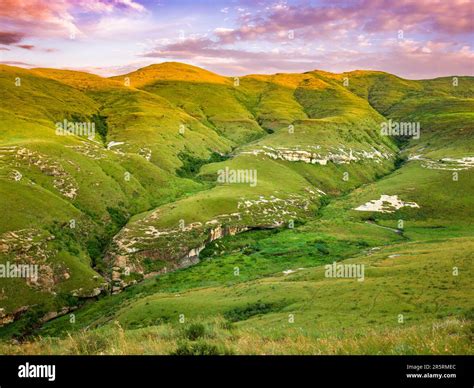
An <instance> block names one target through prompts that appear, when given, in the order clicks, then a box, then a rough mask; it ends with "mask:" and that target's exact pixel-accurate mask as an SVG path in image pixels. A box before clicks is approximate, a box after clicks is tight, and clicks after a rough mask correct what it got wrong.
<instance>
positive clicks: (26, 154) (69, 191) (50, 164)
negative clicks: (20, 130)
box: [0, 146, 80, 199]
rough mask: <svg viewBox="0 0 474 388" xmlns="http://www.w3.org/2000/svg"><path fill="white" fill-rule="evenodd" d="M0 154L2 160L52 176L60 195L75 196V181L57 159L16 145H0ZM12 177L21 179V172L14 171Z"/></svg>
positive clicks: (76, 186)
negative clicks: (10, 160) (9, 160)
mask: <svg viewBox="0 0 474 388" xmlns="http://www.w3.org/2000/svg"><path fill="white" fill-rule="evenodd" d="M0 156H1V157H3V160H8V159H13V161H14V162H13V161H12V164H14V165H18V166H22V167H23V168H25V169H31V168H36V169H38V170H39V171H40V172H41V173H42V174H44V175H46V176H50V177H52V178H53V179H52V184H53V186H54V188H55V189H56V190H58V191H59V193H60V194H61V195H63V196H64V197H66V198H68V199H74V198H76V196H77V191H78V185H77V182H76V181H75V179H74V177H73V176H72V175H71V174H69V173H68V172H67V171H66V170H65V169H64V168H63V166H62V165H61V164H59V163H58V162H57V161H55V160H52V159H51V158H48V157H47V156H45V155H43V154H41V153H39V152H36V151H32V150H30V149H28V148H25V147H17V146H13V147H0ZM76 168H78V169H80V167H79V166H76ZM12 179H14V180H20V179H22V176H21V173H19V172H18V171H14V172H13V174H12Z"/></svg>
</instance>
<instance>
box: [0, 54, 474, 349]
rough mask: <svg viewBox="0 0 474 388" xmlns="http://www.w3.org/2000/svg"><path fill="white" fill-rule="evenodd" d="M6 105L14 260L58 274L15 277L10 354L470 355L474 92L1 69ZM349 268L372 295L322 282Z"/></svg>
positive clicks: (465, 82) (162, 73) (6, 290)
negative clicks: (333, 269)
mask: <svg viewBox="0 0 474 388" xmlns="http://www.w3.org/2000/svg"><path fill="white" fill-rule="evenodd" d="M18 77H19V78H20V80H21V85H20V86H16V84H15V80H16V79H17V78H18ZM345 79H348V80H349V83H348V85H347V86H344V85H345V83H344V82H345V81H344V80H345ZM0 90H1V92H0V93H1V95H0V99H1V101H2V105H1V108H0V198H1V201H0V210H1V213H2V215H3V216H2V218H1V219H0V264H2V263H7V262H11V263H21V264H26V263H27V264H38V265H39V268H40V276H39V279H38V281H37V282H26V281H25V279H12V278H1V279H0V283H1V291H2V294H1V295H0V322H2V323H3V324H4V326H3V327H2V328H0V336H1V337H2V338H3V339H4V341H5V342H4V343H2V344H1V345H0V351H2V352H6V353H79V354H96V353H118V354H123V353H164V354H234V353H320V352H322V353H379V352H381V353H395V354H405V353H409V354H411V353H469V352H472V349H471V347H470V346H471V345H470V342H469V331H470V330H471V328H472V322H471V320H472V309H473V306H472V300H473V296H474V295H473V293H472V287H470V280H471V279H472V267H473V266H472V260H473V258H474V257H473V252H474V249H473V248H474V239H473V227H472V219H473V218H474V214H473V213H474V211H473V209H474V199H473V198H474V196H473V195H472V194H473V193H474V179H473V171H474V170H473V168H472V167H474V159H473V157H474V155H473V153H472V150H473V149H474V144H473V143H474V141H473V139H474V136H473V127H474V125H473V107H474V104H473V101H474V100H473V98H474V79H473V78H472V77H459V79H458V85H457V86H453V82H452V79H451V78H440V79H435V80H426V81H410V80H403V79H400V78H398V77H395V76H393V75H390V74H386V73H382V72H367V71H355V72H350V73H344V74H331V73H326V72H321V71H314V72H308V73H305V74H277V75H272V76H263V75H254V76H246V77H241V78H240V79H239V80H238V82H236V81H235V80H234V79H233V78H226V77H221V76H219V75H216V74H213V73H210V72H207V71H205V70H202V69H199V68H195V67H192V66H188V65H183V64H178V63H165V64H161V65H153V66H149V67H147V68H144V69H140V70H138V71H136V72H133V73H130V74H127V75H124V76H120V77H113V78H111V79H104V78H101V77H97V76H93V75H90V74H86V73H78V72H72V71H62V70H53V69H33V70H24V69H20V68H14V67H8V66H2V67H0ZM388 119H392V120H393V121H397V122H418V123H420V127H421V136H420V138H419V139H412V138H409V137H403V136H399V137H391V136H384V135H382V134H381V131H380V128H381V123H382V122H385V121H386V120H388ZM64 120H67V121H72V122H78V123H91V124H94V126H95V138H93V139H89V138H87V136H84V135H82V134H76V135H73V136H58V135H56V132H55V128H56V123H58V122H60V123H61V122H64ZM223 171H243V172H249V171H250V172H252V173H253V174H255V175H253V176H254V177H256V180H255V181H250V180H248V179H247V180H245V179H244V180H243V181H238V182H232V181H229V180H225V179H224V180H221V179H220V178H219V177H222V174H223ZM242 176H243V177H244V178H245V177H247V178H249V175H245V174H244V175H242ZM253 183H255V184H253ZM381 199H383V200H384V201H385V202H383V203H382V201H381ZM377 200H380V203H379V204H377V202H376V201H377ZM371 201H372V202H371ZM364 204H365V206H366V208H367V210H368V211H358V210H355V209H356V208H357V207H361V206H363V205H364ZM370 209H372V210H370ZM369 210H370V211H369ZM343 260H344V263H353V264H363V265H364V266H365V277H364V280H363V281H357V280H356V279H344V278H328V277H326V276H325V267H324V265H326V264H332V263H333V262H335V261H336V262H338V263H339V262H341V261H343ZM112 292H113V293H114V295H110V294H111V293H112ZM71 311H73V312H74V316H73V317H72V316H71V315H70V314H69V313H70V312H71ZM56 315H60V317H58V318H56V319H52V318H54V317H55V316H56ZM61 315H62V316H61ZM67 333H72V337H67V336H66V334H67ZM37 335H41V337H42V338H41V339H37V338H36V337H35V336H37ZM11 337H15V338H19V339H22V340H27V341H28V342H26V343H23V344H20V345H10V344H8V339H9V338H11ZM368 337H370V338H373V339H372V340H369V339H367V338H368ZM420 337H421V338H423V341H420V340H419V338H420ZM35 338H36V339H35ZM109 338H110V339H109Z"/></svg>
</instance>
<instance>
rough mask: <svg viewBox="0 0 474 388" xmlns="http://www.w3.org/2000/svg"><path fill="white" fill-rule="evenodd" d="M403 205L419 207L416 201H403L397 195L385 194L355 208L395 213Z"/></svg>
mask: <svg viewBox="0 0 474 388" xmlns="http://www.w3.org/2000/svg"><path fill="white" fill-rule="evenodd" d="M402 207H413V208H419V207H420V206H418V204H417V203H415V202H403V201H402V200H400V199H398V196H397V195H384V194H382V195H381V196H380V199H374V200H372V201H369V202H367V203H365V204H363V205H360V206H358V207H356V208H355V209H354V210H358V211H364V212H380V213H394V212H395V211H396V210H398V209H401V208H402Z"/></svg>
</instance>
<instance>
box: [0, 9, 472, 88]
mask: <svg viewBox="0 0 474 388" xmlns="http://www.w3.org/2000/svg"><path fill="white" fill-rule="evenodd" d="M473 4H474V2H473V1H472V0H352V1H341V0H327V1H326V0H315V1H312V0H301V1H300V0H295V1H290V0H288V1H258V0H226V1H223V0H210V1H208V0H205V1H199V0H194V1H193V0H0V63H4V64H10V65H15V66H23V67H55V68H68V69H80V70H85V71H90V72H93V73H97V74H101V75H116V74H120V73H125V72H128V71H131V70H134V69H137V68H139V67H143V66H146V65H149V64H152V63H160V62H165V61H179V62H185V63H189V64H193V65H196V66H200V67H204V68H206V69H208V70H211V71H214V72H217V73H220V74H224V75H244V74H250V73H276V72H303V71H308V70H313V69H321V70H327V71H332V72H342V71H349V70H355V69H372V70H383V71H387V72H390V73H394V74H397V75H399V76H402V77H405V78H415V79H420V78H432V77H437V76H446V75H474V5H473Z"/></svg>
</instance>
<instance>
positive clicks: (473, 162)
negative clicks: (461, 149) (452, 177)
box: [408, 155, 474, 171]
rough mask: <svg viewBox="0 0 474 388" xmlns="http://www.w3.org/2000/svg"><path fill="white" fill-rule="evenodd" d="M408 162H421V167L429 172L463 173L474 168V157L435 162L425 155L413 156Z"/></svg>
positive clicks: (443, 159)
mask: <svg viewBox="0 0 474 388" xmlns="http://www.w3.org/2000/svg"><path fill="white" fill-rule="evenodd" d="M408 160H410V161H416V160H418V161H421V167H423V168H427V169H429V170H446V171H462V170H469V169H470V168H473V167H474V156H466V157H464V158H442V159H439V160H433V159H429V158H425V157H424V156H423V155H411V156H410V157H409V158H408Z"/></svg>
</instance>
